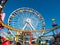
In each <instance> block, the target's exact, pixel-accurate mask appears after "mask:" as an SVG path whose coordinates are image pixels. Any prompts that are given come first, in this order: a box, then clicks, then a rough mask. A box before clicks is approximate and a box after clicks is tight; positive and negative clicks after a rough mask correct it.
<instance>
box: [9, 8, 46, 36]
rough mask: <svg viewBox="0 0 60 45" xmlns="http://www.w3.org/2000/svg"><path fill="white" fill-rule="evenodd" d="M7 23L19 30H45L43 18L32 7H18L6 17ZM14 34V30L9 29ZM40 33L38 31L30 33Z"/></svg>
mask: <svg viewBox="0 0 60 45" xmlns="http://www.w3.org/2000/svg"><path fill="white" fill-rule="evenodd" d="M8 25H9V26H11V27H13V28H16V29H21V30H42V29H43V30H45V22H44V18H43V17H42V16H41V15H40V14H39V12H37V11H36V10H34V9H32V8H26V7H23V8H19V9H17V10H15V11H13V12H12V13H11V14H10V16H9V18H8ZM11 32H12V33H14V34H15V32H14V31H11ZM32 34H33V37H34V36H35V35H38V36H39V35H40V33H35V34H34V33H32Z"/></svg>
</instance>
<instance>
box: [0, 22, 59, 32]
mask: <svg viewBox="0 0 60 45" xmlns="http://www.w3.org/2000/svg"><path fill="white" fill-rule="evenodd" d="M0 24H1V25H2V26H4V27H5V28H8V29H9V30H13V31H17V32H46V31H52V30H55V29H58V28H60V26H56V27H54V28H48V29H46V30H22V29H16V28H12V27H10V26H9V25H6V24H4V23H3V22H0Z"/></svg>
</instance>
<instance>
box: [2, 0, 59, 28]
mask: <svg viewBox="0 0 60 45" xmlns="http://www.w3.org/2000/svg"><path fill="white" fill-rule="evenodd" d="M21 7H29V8H33V9H35V10H36V11H38V12H39V13H40V14H41V15H42V16H43V17H44V20H45V23H46V28H51V27H52V21H51V18H55V19H56V22H57V24H58V25H60V21H59V19H60V0H8V1H7V3H6V5H5V8H4V10H3V11H4V12H5V13H6V17H5V20H4V23H6V24H7V22H8V17H9V15H10V14H11V13H12V12H13V11H14V10H16V9H18V8H21Z"/></svg>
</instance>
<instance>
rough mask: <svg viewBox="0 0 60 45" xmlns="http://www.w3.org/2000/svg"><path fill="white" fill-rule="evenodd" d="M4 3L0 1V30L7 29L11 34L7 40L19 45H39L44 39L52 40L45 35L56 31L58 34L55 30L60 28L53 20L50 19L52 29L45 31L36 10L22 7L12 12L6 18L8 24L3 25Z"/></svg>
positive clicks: (43, 23)
mask: <svg viewBox="0 0 60 45" xmlns="http://www.w3.org/2000/svg"><path fill="white" fill-rule="evenodd" d="M6 2H7V0H1V5H0V30H2V29H3V28H7V29H8V31H9V32H8V33H9V34H11V36H10V37H9V39H8V40H10V41H11V40H12V41H15V42H16V43H18V42H20V44H21V45H33V43H34V44H35V45H39V43H40V40H42V39H44V38H47V39H51V40H52V38H49V37H48V36H53V35H47V36H45V34H47V33H49V32H50V31H54V30H56V32H57V33H58V31H57V29H58V28H60V26H58V25H57V24H56V22H55V19H54V18H53V19H52V22H53V25H52V26H53V28H48V29H46V27H45V21H44V18H43V17H42V16H41V14H40V13H39V12H37V11H36V10H34V9H32V8H27V7H22V8H19V9H16V10H15V11H13V12H12V13H11V14H10V16H9V18H8V24H5V23H4V22H3V19H4V17H5V16H4V15H5V14H4V13H3V12H2V10H3V8H4V5H5V3H6ZM0 34H3V35H4V34H5V35H6V37H8V34H6V33H5V32H1V33H0ZM12 37H13V38H12ZM54 37H55V36H54ZM54 39H55V38H54ZM12 45H13V44H12ZM17 45H18V44H17ZM40 45H41V44H40Z"/></svg>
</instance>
